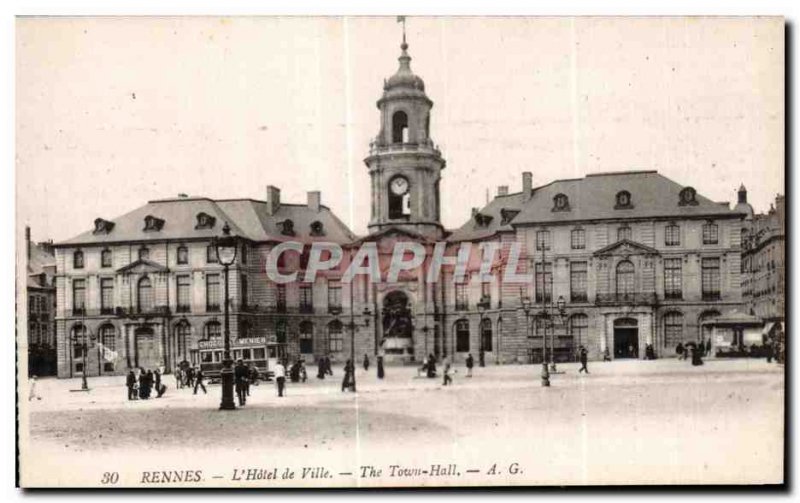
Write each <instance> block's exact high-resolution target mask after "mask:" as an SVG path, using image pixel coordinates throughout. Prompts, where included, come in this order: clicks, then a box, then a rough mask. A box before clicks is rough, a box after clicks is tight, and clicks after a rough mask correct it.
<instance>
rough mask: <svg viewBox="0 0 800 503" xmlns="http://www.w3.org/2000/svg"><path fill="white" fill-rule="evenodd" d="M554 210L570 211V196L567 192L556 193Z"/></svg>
mask: <svg viewBox="0 0 800 503" xmlns="http://www.w3.org/2000/svg"><path fill="white" fill-rule="evenodd" d="M552 211H569V198H568V197H567V195H566V194H556V196H555V197H554V198H553V210H552Z"/></svg>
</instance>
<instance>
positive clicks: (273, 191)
mask: <svg viewBox="0 0 800 503" xmlns="http://www.w3.org/2000/svg"><path fill="white" fill-rule="evenodd" d="M280 207H281V189H279V188H278V187H275V186H273V185H267V215H274V214H276V213H278V208H280Z"/></svg>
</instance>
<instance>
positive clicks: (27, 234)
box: [25, 225, 31, 260]
mask: <svg viewBox="0 0 800 503" xmlns="http://www.w3.org/2000/svg"><path fill="white" fill-rule="evenodd" d="M25 253H27V254H28V260H30V259H31V227H30V226H29V225H26V226H25Z"/></svg>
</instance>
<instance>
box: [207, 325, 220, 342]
mask: <svg viewBox="0 0 800 503" xmlns="http://www.w3.org/2000/svg"><path fill="white" fill-rule="evenodd" d="M221 338H222V326H221V325H220V324H219V322H218V321H209V322H208V323H206V339H208V340H210V341H214V340H219V339H221Z"/></svg>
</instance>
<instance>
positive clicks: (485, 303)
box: [478, 295, 490, 367]
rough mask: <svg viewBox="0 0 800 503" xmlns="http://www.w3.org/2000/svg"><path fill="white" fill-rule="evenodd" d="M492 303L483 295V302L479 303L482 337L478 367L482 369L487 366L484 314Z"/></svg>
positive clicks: (480, 334) (479, 328)
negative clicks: (484, 343)
mask: <svg viewBox="0 0 800 503" xmlns="http://www.w3.org/2000/svg"><path fill="white" fill-rule="evenodd" d="M489 307H490V302H489V298H488V297H487V296H486V295H481V301H480V302H478V312H479V313H480V317H481V318H480V321H479V323H478V336H479V337H480V353H479V354H478V365H480V366H481V367H485V366H486V361H485V358H486V356H485V354H484V350H485V348H484V345H483V313H484V312H485V311H486V310H487V309H489Z"/></svg>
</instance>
